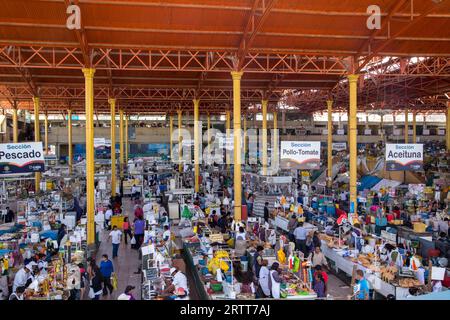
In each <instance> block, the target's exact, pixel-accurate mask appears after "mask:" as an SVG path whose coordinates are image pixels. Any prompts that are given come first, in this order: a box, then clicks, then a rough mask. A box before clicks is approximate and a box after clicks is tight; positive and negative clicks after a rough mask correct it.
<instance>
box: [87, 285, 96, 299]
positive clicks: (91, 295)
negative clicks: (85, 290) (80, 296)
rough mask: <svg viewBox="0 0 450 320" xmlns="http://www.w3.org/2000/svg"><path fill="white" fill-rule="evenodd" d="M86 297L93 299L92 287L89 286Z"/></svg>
mask: <svg viewBox="0 0 450 320" xmlns="http://www.w3.org/2000/svg"><path fill="white" fill-rule="evenodd" d="M88 297H89V299H94V298H95V292H94V289H93V288H92V287H90V288H89V294H88Z"/></svg>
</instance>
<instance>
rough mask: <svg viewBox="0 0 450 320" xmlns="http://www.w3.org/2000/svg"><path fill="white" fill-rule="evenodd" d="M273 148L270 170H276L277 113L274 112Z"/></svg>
mask: <svg viewBox="0 0 450 320" xmlns="http://www.w3.org/2000/svg"><path fill="white" fill-rule="evenodd" d="M272 116H273V138H272V139H273V146H272V153H273V155H272V160H274V163H272V164H271V168H273V169H275V170H278V164H279V161H278V113H277V112H276V111H274V112H273V114H272Z"/></svg>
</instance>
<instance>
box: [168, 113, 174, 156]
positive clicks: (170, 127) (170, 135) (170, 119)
mask: <svg viewBox="0 0 450 320" xmlns="http://www.w3.org/2000/svg"><path fill="white" fill-rule="evenodd" d="M172 134H173V116H172V115H170V116H169V137H170V153H169V154H170V161H173V141H172Z"/></svg>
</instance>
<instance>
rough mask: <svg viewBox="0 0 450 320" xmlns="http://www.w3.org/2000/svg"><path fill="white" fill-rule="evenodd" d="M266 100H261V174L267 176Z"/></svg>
mask: <svg viewBox="0 0 450 320" xmlns="http://www.w3.org/2000/svg"><path fill="white" fill-rule="evenodd" d="M268 103H269V101H268V100H265V99H264V100H262V103H261V108H262V173H263V175H267V104H268Z"/></svg>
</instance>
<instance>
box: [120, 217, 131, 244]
mask: <svg viewBox="0 0 450 320" xmlns="http://www.w3.org/2000/svg"><path fill="white" fill-rule="evenodd" d="M122 229H123V238H124V239H125V244H128V236H129V237H130V240H131V239H132V238H133V235H132V234H131V226H130V222H129V221H128V217H124V218H123V225H122Z"/></svg>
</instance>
